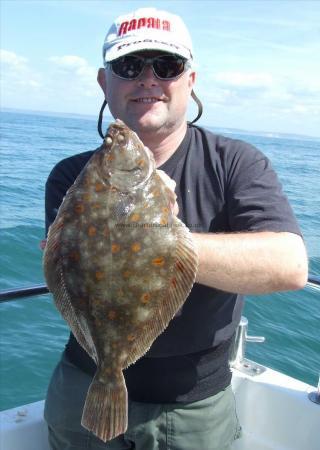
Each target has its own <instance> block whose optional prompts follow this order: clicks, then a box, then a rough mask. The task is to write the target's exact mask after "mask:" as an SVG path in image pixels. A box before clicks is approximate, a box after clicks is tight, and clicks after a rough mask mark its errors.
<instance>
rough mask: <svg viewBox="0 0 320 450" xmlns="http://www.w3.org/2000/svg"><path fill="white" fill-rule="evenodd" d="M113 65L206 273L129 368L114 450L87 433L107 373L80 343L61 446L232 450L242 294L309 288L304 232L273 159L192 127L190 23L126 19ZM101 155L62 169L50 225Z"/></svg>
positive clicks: (153, 14)
mask: <svg viewBox="0 0 320 450" xmlns="http://www.w3.org/2000/svg"><path fill="white" fill-rule="evenodd" d="M103 58H104V64H105V68H103V69H100V70H99V73H98V81H99V84H100V86H101V88H102V90H103V92H104V95H105V99H106V102H107V103H108V106H109V109H110V111H111V113H112V115H113V117H115V118H120V119H121V120H123V121H124V122H125V123H126V124H127V125H128V126H129V127H130V128H132V129H133V130H134V131H136V133H137V134H138V135H139V137H140V139H141V140H142V141H143V143H144V144H145V145H146V146H147V147H149V149H150V150H151V151H152V152H153V154H154V157H155V160H156V163H157V167H158V168H159V169H161V170H163V171H164V172H165V173H166V174H167V175H169V177H170V178H171V179H173V180H174V181H175V182H176V194H177V203H178V206H179V217H180V218H181V220H182V221H183V222H184V223H185V224H186V225H187V226H188V227H189V228H190V230H191V231H192V232H193V238H194V241H195V243H196V246H197V249H198V254H199V268H198V272H197V278H196V284H195V285H194V287H193V289H192V292H191V294H190V296H189V297H188V299H187V300H186V302H185V305H184V307H183V308H182V311H181V312H180V313H179V314H178V315H177V316H176V317H175V318H174V319H173V320H172V321H171V322H170V324H169V327H168V328H167V330H166V331H165V332H164V333H163V334H161V335H160V336H159V338H157V339H156V341H155V342H154V344H153V345H152V347H151V349H150V351H149V352H148V353H147V354H146V355H145V356H144V357H142V358H141V359H140V360H139V361H137V362H136V363H135V364H134V365H133V366H131V367H129V368H128V369H127V370H126V371H125V378H126V384H127V388H128V395H129V426H128V430H127V432H126V433H125V434H124V435H121V436H119V437H117V438H116V439H113V440H112V441H110V442H107V443H106V444H104V443H103V442H102V441H100V440H99V439H97V438H96V437H95V436H93V435H92V434H91V433H89V432H88V431H87V430H85V429H84V428H82V427H81V425H80V421H81V414H82V409H83V404H84V399H85V396H86V391H87V389H88V386H89V384H90V382H91V379H92V376H93V374H94V372H95V365H94V363H93V361H92V360H91V359H90V357H89V356H88V355H87V354H86V353H85V352H84V350H83V349H82V348H81V347H80V346H79V345H78V344H77V342H76V341H75V338H74V337H73V336H72V335H71V337H70V340H69V342H68V344H67V347H66V351H65V352H64V354H63V356H62V360H61V361H60V362H59V364H58V366H57V368H56V370H55V372H54V374H53V377H52V380H51V383H50V386H49V390H48V396H47V401H46V409H45V417H46V420H47V423H48V427H49V440H50V444H51V448H52V449H54V450H67V449H68V450H69V449H82V448H86V449H92V450H93V449H94V450H96V449H109V450H115V449H118V450H120V449H121V450H125V449H133V448H134V449H136V450H156V449H159V450H162V449H170V450H227V449H230V448H231V445H232V442H233V441H234V439H236V438H237V437H239V435H240V426H239V424H238V420H237V416H236V412H235V403H234V397H233V394H232V391H231V388H230V382H231V372H230V369H229V365H228V356H229V350H230V346H231V343H232V337H233V335H234V331H235V329H236V326H237V324H238V322H239V319H240V316H241V310H242V303H243V299H242V295H243V294H259V293H266V292H273V291H278V290H290V289H300V288H302V287H303V286H304V285H305V283H306V279H307V258H306V253H305V248H304V245H303V241H302V238H301V235H300V230H299V227H298V225H297V223H296V220H295V218H294V216H293V213H292V210H291V208H290V206H289V204H288V201H287V199H286V197H285V196H284V194H283V192H282V189H281V186H280V184H279V181H278V179H277V177H276V175H275V173H274V171H273V170H272V168H271V166H270V163H269V161H268V160H267V158H266V157H265V156H264V155H263V154H262V153H261V152H259V151H258V150H256V149H255V148H253V147H252V146H251V145H249V144H246V143H244V142H242V141H237V140H232V139H228V138H224V137H222V136H217V135H214V134H212V133H210V132H208V131H206V130H204V129H202V128H199V127H196V126H194V125H191V124H187V121H186V112H187V105H188V101H189V98H190V96H191V95H192V96H193V97H194V98H196V97H195V95H194V93H193V87H194V83H195V72H194V70H193V54H192V44H191V39H190V36H189V32H188V30H187V29H186V27H185V25H184V23H183V22H182V20H181V19H180V18H179V17H177V16H174V15H172V14H169V13H167V12H164V11H157V10H155V9H150V8H148V9H140V10H138V11H136V12H134V13H131V14H128V15H126V16H122V17H119V18H118V19H117V20H116V21H115V23H114V24H113V25H112V27H111V28H110V30H109V33H108V34H107V37H106V40H105V43H104V46H103ZM100 132H101V121H100ZM92 153H93V152H86V153H82V154H81V155H76V156H74V157H71V158H68V159H66V160H64V161H62V162H60V163H59V164H58V165H57V166H56V167H55V168H54V169H53V171H52V172H51V174H50V176H49V179H48V182H47V185H46V224H47V228H48V226H49V225H50V224H51V223H52V221H53V220H54V217H55V215H56V211H57V208H58V207H59V205H60V203H61V202H62V199H63V196H64V194H65V192H66V190H67V189H68V188H69V187H70V185H71V184H72V183H73V181H74V180H75V178H76V177H77V175H78V174H79V172H80V171H81V169H82V168H83V167H84V165H85V163H86V162H87V161H88V159H89V158H90V156H91V155H92Z"/></svg>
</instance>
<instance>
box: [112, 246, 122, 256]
mask: <svg viewBox="0 0 320 450" xmlns="http://www.w3.org/2000/svg"><path fill="white" fill-rule="evenodd" d="M119 251H120V245H119V244H112V245H111V252H112V253H113V254H115V253H118V252H119Z"/></svg>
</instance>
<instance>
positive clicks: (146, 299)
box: [140, 292, 151, 304]
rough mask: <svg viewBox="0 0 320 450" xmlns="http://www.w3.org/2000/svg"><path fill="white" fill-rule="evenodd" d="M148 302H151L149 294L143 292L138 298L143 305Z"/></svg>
mask: <svg viewBox="0 0 320 450" xmlns="http://www.w3.org/2000/svg"><path fill="white" fill-rule="evenodd" d="M150 300H151V295H150V294H149V292H145V293H144V294H142V295H141V297H140V301H141V303H144V304H146V303H149V302H150Z"/></svg>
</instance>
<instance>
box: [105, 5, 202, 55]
mask: <svg viewBox="0 0 320 450" xmlns="http://www.w3.org/2000/svg"><path fill="white" fill-rule="evenodd" d="M139 50H161V51H165V52H167V53H173V54H176V55H179V56H182V57H183V58H186V59H192V58H193V55H192V42H191V37H190V34H189V31H188V29H187V27H186V25H185V24H184V22H183V20H182V19H181V18H180V17H179V16H177V15H175V14H171V13H169V12H167V11H159V10H157V9H156V8H140V9H138V10H136V11H134V12H132V13H129V14H126V15H123V16H119V17H118V18H117V19H116V20H115V21H114V23H113V24H112V26H111V28H110V30H109V31H108V34H107V36H106V38H105V41H104V44H103V61H104V63H106V62H110V61H113V60H114V59H117V58H120V57H121V56H124V55H127V54H128V53H133V52H136V51H139Z"/></svg>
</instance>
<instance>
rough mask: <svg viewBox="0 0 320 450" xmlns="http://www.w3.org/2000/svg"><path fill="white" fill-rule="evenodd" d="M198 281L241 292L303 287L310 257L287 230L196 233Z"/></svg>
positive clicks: (253, 292)
mask: <svg viewBox="0 0 320 450" xmlns="http://www.w3.org/2000/svg"><path fill="white" fill-rule="evenodd" d="M192 235H193V238H194V241H195V243H196V245H197V247H198V252H199V269H198V273H197V278H196V282H197V283H201V284H204V285H207V286H210V287H213V288H216V289H220V290H223V291H228V292H235V293H239V294H262V293H267V292H275V291H286V290H295V289H302V288H303V287H304V286H305V284H306V282H307V277H308V260H307V255H306V250H305V246H304V243H303V240H302V238H301V237H300V236H298V235H296V234H293V233H287V232H279V233H276V232H267V231H266V232H240V233H230V234H224V233H222V234H215V233H205V234H200V233H193V234H192Z"/></svg>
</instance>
